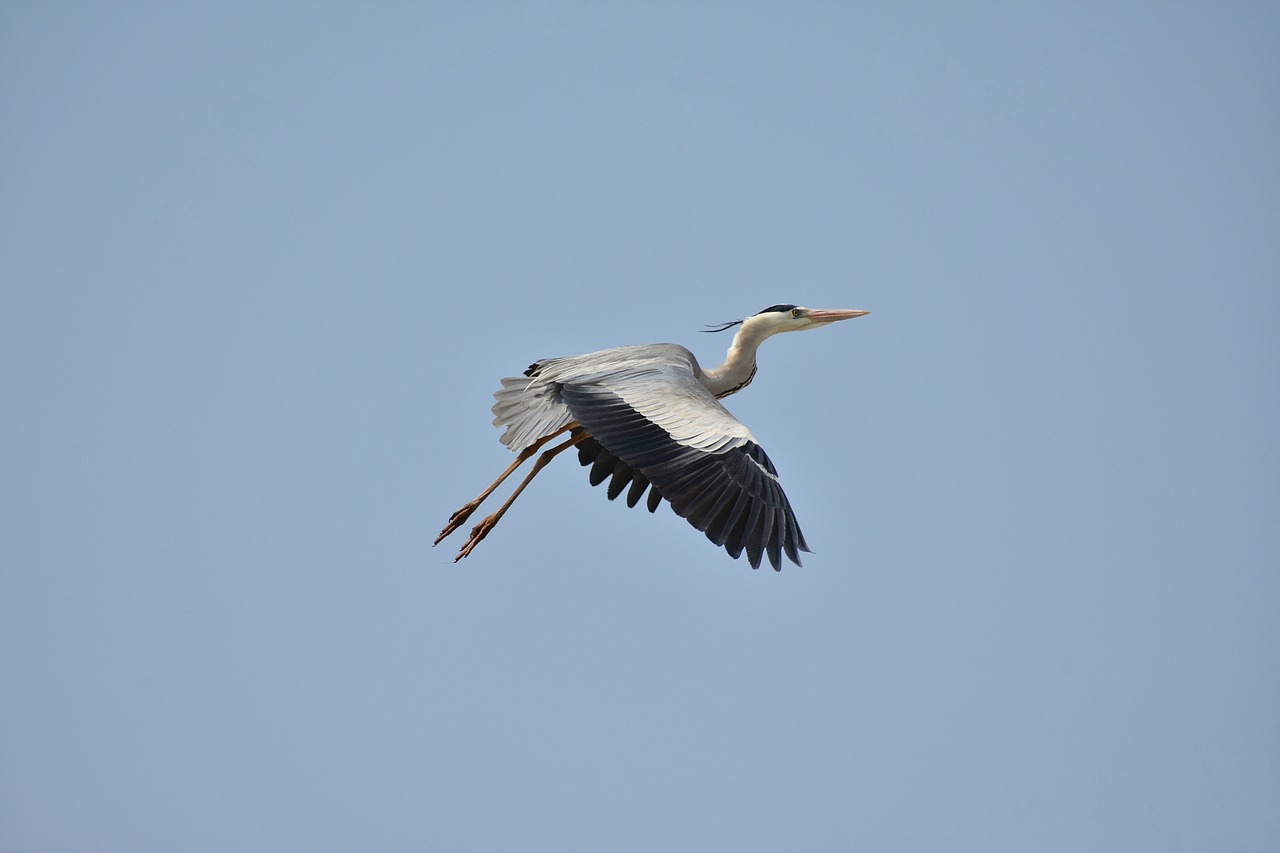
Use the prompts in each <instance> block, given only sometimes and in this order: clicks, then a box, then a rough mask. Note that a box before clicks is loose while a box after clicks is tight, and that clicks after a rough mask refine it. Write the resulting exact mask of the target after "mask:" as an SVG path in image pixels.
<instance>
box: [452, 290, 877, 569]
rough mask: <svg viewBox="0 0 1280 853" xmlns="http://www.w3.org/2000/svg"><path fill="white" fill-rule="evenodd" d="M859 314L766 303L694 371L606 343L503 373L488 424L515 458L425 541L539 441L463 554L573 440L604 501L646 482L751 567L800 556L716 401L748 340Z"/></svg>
mask: <svg viewBox="0 0 1280 853" xmlns="http://www.w3.org/2000/svg"><path fill="white" fill-rule="evenodd" d="M867 313H868V312H866V311H852V310H817V309H813V308H804V307H801V306H798V305H770V306H769V307H768V308H766V309H764V310H763V311H761V312H760V313H759V314H754V315H752V316H750V317H747V318H746V319H745V320H735V321H734V322H732V323H725V324H724V325H722V326H719V327H716V328H713V329H707V330H706V331H714V332H720V331H724V330H726V329H729V328H732V327H734V326H738V327H739V329H738V331H737V333H736V334H735V335H734V336H733V342H732V343H731V344H730V345H729V352H728V354H727V355H726V356H725V360H724V363H723V364H721V365H720V366H719V367H715V368H712V369H711V370H704V369H703V368H702V367H701V366H699V364H698V360H697V359H696V358H694V356H693V353H691V352H689V350H687V349H685V348H684V347H682V346H679V345H677V344H647V345H641V346H625V347H616V348H614V349H607V350H601V351H600V352H593V353H588V354H586V355H574V356H568V357H566V358H546V359H542V360H541V361H535V362H534V363H533V364H531V365H529V369H528V370H526V371H525V372H524V376H522V377H508V378H506V379H503V380H502V387H501V388H500V389H498V390H497V391H496V392H495V393H494V395H493V396H494V397H495V398H496V399H497V403H495V404H494V406H493V413H494V415H495V417H494V419H493V423H494V425H495V426H498V427H504V428H505V430H506V431H505V432H503V434H502V439H501V440H502V443H503V444H505V445H506V446H507V447H508V448H509V449H511V450H512V451H514V452H517V453H518V455H517V456H516V459H515V461H514V462H512V463H511V465H510V466H509V467H508V468H507V470H505V471H503V472H502V474H500V475H499V476H498V479H496V480H494V481H493V483H492V484H491V485H490V486H489V487H488V488H487V489H485V490H484V491H483V492H481V493H480V495H479V497H477V498H476V499H475V500H473V501H470V502H469V503H467V504H464V505H463V506H462V508H461V509H459V510H458V511H457V512H455V513H454V514H453V515H452V516H451V517H450V518H449V523H448V524H446V525H445V528H444V530H442V531H441V532H440V535H439V536H438V537H436V541H435V544H436V545H439V544H440V542H441V540H443V539H444V538H445V537H446V536H448V535H449V534H450V533H452V532H453V531H455V530H457V529H458V528H459V527H461V526H462V525H463V524H464V523H465V522H466V520H467V519H468V518H470V517H471V514H472V513H473V512H475V510H476V508H477V507H478V506H480V504H481V503H482V502H483V501H484V499H485V498H487V497H489V495H491V494H493V492H494V490H495V489H497V488H498V486H499V485H501V484H502V482H503V481H504V480H506V479H507V477H509V476H511V474H512V473H513V472H514V471H515V470H516V469H517V468H519V467H520V466H521V465H522V464H524V463H525V462H526V461H527V460H528V459H529V458H530V457H531V456H533V455H534V454H535V453H537V452H538V451H539V450H540V449H541V448H542V447H543V446H544V445H545V444H547V443H548V442H549V441H551V440H552V439H554V438H557V437H559V436H561V435H564V434H565V433H568V436H567V437H566V438H565V439H564V440H563V441H562V442H560V443H559V444H556V445H555V446H553V447H551V448H550V449H549V450H545V451H543V452H542V454H541V455H539V456H538V458H537V460H536V461H535V462H534V463H533V468H532V469H531V470H530V471H529V473H528V474H526V475H525V478H524V479H523V480H521V481H520V484H519V485H518V486H516V488H515V490H514V491H513V492H512V493H511V496H510V497H509V498H507V500H506V502H505V503H503V504H502V506H500V507H498V511H497V512H495V513H494V514H493V515H490V516H488V517H487V518H485V519H484V520H483V521H481V522H480V523H479V524H477V525H476V526H475V527H474V528H473V529H472V531H471V536H470V538H468V539H467V541H466V542H465V543H464V544H463V546H462V548H461V550H459V551H458V556H457V557H455V558H454V562H457V561H458V560H461V559H462V558H463V557H465V556H467V555H468V554H470V553H471V551H472V549H474V548H475V547H476V545H478V544H479V543H480V540H482V539H484V538H485V536H487V535H488V534H489V531H490V530H492V529H493V527H494V525H496V524H497V523H498V521H499V519H501V518H502V516H503V515H504V514H505V513H506V511H507V510H508V509H509V508H510V507H511V504H512V503H514V502H515V499H516V498H517V497H519V495H520V493H521V492H522V491H524V489H525V487H526V486H528V485H529V483H530V481H532V480H533V478H534V477H535V476H536V475H537V473H538V472H539V471H541V470H542V469H543V467H545V466H546V465H547V463H548V462H550V461H551V460H552V459H554V458H555V457H556V455H558V454H559V453H561V452H563V451H565V450H567V449H569V448H570V447H577V448H578V461H579V462H580V463H581V464H582V465H583V466H588V465H589V466H590V467H591V473H590V478H589V479H590V480H591V485H593V486H597V485H599V484H600V483H602V482H604V480H605V479H607V478H608V479H609V486H608V490H607V494H608V496H609V499H610V500H613V499H614V498H616V497H618V495H620V494H622V491H623V489H626V490H627V506H629V507H634V506H635V505H636V504H637V503H639V501H640V498H641V497H642V496H644V493H645V491H646V489H647V490H648V492H649V496H648V498H647V502H646V505H647V506H648V508H649V511H650V512H653V511H655V510H656V509H657V508H658V505H659V504H660V503H661V502H662V501H663V500H664V499H665V500H666V501H667V502H668V503H670V504H671V508H672V509H673V510H675V512H676V514H677V515H679V516H680V517H682V518H684V519H686V520H687V521H688V522H689V523H690V524H691V525H693V526H694V527H695V528H697V529H698V530H700V531H702V532H703V533H705V534H706V536H707V538H708V539H710V540H711V541H712V542H713V543H715V544H716V545H718V546H722V547H723V548H724V549H725V550H726V551H728V552H729V555H730V556H731V557H733V558H734V559H737V558H738V557H739V556H741V555H742V552H743V551H744V550H745V551H746V552H747V560H748V561H749V562H750V563H751V567H752V568H753V569H755V568H759V567H760V560H761V558H762V557H763V556H764V555H765V554H767V555H768V557H769V562H770V564H771V565H772V566H773V568H774V569H775V570H781V568H782V565H781V563H782V554H783V553H784V552H785V553H786V555H787V557H788V558H789V559H790V560H791V562H793V563H795V564H796V565H797V566H798V565H800V556H799V553H798V552H799V551H808V550H809V548H808V546H807V545H806V544H805V541H804V534H802V533H801V532H800V526H799V525H798V524H797V523H796V518H795V514H794V513H792V511H791V504H790V503H789V502H788V501H787V496H786V494H784V493H783V491H782V486H781V485H780V484H779V483H778V472H777V470H776V469H775V468H774V467H773V463H772V462H770V461H769V457H768V456H766V455H765V452H764V450H763V449H762V448H761V447H760V445H759V443H757V442H756V440H755V437H754V436H753V435H752V434H751V433H750V431H748V430H747V428H746V427H745V426H743V425H742V424H741V423H740V422H739V421H738V419H737V418H735V417H734V416H733V415H732V414H730V413H729V410H728V409H726V408H725V407H724V406H723V405H721V404H720V400H721V399H722V398H724V397H727V396H729V395H730V394H734V393H737V392H738V391H741V390H742V389H743V388H745V387H747V385H749V384H750V383H751V380H752V379H754V378H755V375H756V350H757V349H758V348H759V346H760V344H761V342H762V341H764V339H765V338H768V337H770V336H772V335H776V334H778V333H779V332H798V331H802V330H805V329H816V328H818V327H819V326H826V325H828V324H830V323H834V322H836V321H838V320H848V319H851V318H853V317H861V316H863V315H865V314H867Z"/></svg>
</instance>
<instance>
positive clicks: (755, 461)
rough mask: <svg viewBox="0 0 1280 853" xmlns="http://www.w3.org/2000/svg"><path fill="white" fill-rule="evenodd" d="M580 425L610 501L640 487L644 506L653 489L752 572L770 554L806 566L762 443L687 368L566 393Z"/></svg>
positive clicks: (564, 389) (612, 377) (640, 371)
mask: <svg viewBox="0 0 1280 853" xmlns="http://www.w3.org/2000/svg"><path fill="white" fill-rule="evenodd" d="M560 399H561V400H563V402H564V403H565V405H566V406H567V407H568V409H569V411H570V412H571V413H572V416H573V419H574V420H576V421H577V422H578V423H579V424H581V425H582V428H583V429H584V430H586V432H588V433H589V434H590V436H591V438H589V439H586V440H585V441H584V442H583V444H582V445H580V447H581V450H580V457H581V458H582V460H583V462H584V464H587V463H591V464H592V477H591V478H592V483H593V484H598V483H600V482H602V481H603V480H604V479H605V478H606V477H608V476H610V474H612V475H613V479H612V480H611V482H610V486H609V497H610V498H614V497H617V495H618V494H620V493H621V491H622V489H623V488H624V487H626V486H627V485H628V483H630V485H631V488H630V490H629V493H628V495H627V501H628V504H629V505H631V506H634V505H635V504H636V502H637V501H638V500H639V497H640V495H641V494H643V492H644V491H645V488H646V486H650V487H652V490H653V491H652V492H651V494H650V496H649V508H650V510H653V509H655V508H656V507H657V504H658V500H657V499H655V496H661V498H665V499H666V500H667V501H668V502H670V504H671V508H672V509H674V510H675V512H676V514H677V515H679V516H681V517H682V518H684V519H686V520H687V521H688V522H689V523H690V524H692V525H693V526H694V527H695V528H697V529H698V530H700V531H702V532H703V533H705V534H706V536H707V538H708V539H710V540H711V541H712V542H714V543H715V544H716V545H720V546H723V547H724V549H725V550H726V551H728V552H729V554H730V555H731V556H733V557H735V558H736V557H738V556H740V555H741V554H742V552H743V551H744V550H745V551H746V552H747V559H748V560H749V561H750V563H751V566H752V568H758V567H759V566H760V561H761V558H762V557H763V556H764V555H765V554H767V555H768V557H769V562H770V564H772V566H773V568H774V569H781V568H782V566H781V562H782V554H783V553H785V554H786V555H787V557H788V558H789V559H790V560H791V561H792V562H793V563H795V564H796V565H800V557H799V553H798V552H799V551H808V550H809V548H808V546H807V545H806V544H805V541H804V535H803V534H802V533H801V532H800V526H799V524H797V522H796V518H795V514H794V513H793V512H792V511H791V504H790V503H789V502H788V501H787V496H786V494H785V493H784V492H783V491H782V486H781V485H780V484H779V483H778V476H777V470H776V469H775V468H774V466H773V463H772V462H771V461H770V460H769V457H768V456H767V455H766V454H765V452H764V450H763V449H761V448H760V446H759V445H758V444H757V443H756V441H755V438H754V436H752V435H751V433H750V432H749V431H748V430H747V428H746V427H744V426H743V425H742V424H741V423H739V422H738V420H737V419H736V418H734V417H733V415H732V414H730V413H729V411H728V410H727V409H725V408H724V406H722V405H720V403H719V401H718V400H716V399H715V397H713V396H712V395H711V393H710V392H709V391H707V389H706V388H705V387H704V386H703V385H702V383H701V382H699V381H698V380H697V379H696V378H695V377H694V375H693V373H692V371H691V370H690V368H688V367H687V366H684V365H679V364H675V365H673V364H661V365H654V366H650V367H644V368H631V369H627V370H623V371H619V372H617V373H613V374H606V375H603V376H595V377H592V381H590V382H585V383H578V382H567V383H565V384H564V385H562V386H561V388H560Z"/></svg>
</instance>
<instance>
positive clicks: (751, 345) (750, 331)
mask: <svg viewBox="0 0 1280 853" xmlns="http://www.w3.org/2000/svg"><path fill="white" fill-rule="evenodd" d="M753 319H755V318H754V317H748V318H747V319H746V320H745V321H744V322H743V323H742V328H740V329H738V333H737V334H736V335H734V336H733V343H731V344H729V352H728V354H727V355H725V357H724V363H723V364H721V365H720V366H719V367H714V368H712V369H711V370H706V371H703V374H702V384H703V385H706V386H707V390H708V391H710V392H711V393H712V394H714V395H715V396H717V397H728V396H729V395H730V394H732V393H734V392H736V391H741V390H742V389H743V388H745V387H747V385H749V384H751V380H752V379H754V378H755V375H756V350H757V349H759V348H760V343H761V341H763V340H764V339H765V338H767V337H769V336H770V335H772V334H774V332H776V331H778V330H777V329H771V328H769V324H767V323H753V322H751V321H752V320H753Z"/></svg>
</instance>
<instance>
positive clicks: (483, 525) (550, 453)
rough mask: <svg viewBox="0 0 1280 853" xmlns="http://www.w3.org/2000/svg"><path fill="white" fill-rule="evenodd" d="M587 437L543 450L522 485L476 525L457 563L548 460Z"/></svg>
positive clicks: (577, 436) (575, 437)
mask: <svg viewBox="0 0 1280 853" xmlns="http://www.w3.org/2000/svg"><path fill="white" fill-rule="evenodd" d="M549 437H550V436H548V438H549ZM586 437H587V434H586V433H585V432H578V433H576V434H574V435H572V436H570V437H569V438H567V439H565V440H564V441H562V442H561V443H559V444H557V445H556V446H555V447H553V448H551V449H550V450H547V451H543V454H542V455H541V456H539V457H538V459H537V461H536V462H534V463H533V467H532V468H531V469H529V473H528V474H525V476H524V479H523V480H521V481H520V485H518V486H516V488H515V491H513V492H512V493H511V497H509V498H507V499H506V501H505V502H504V503H503V504H502V506H500V507H498V511H497V512H495V513H494V514H493V515H491V516H489V517H488V518H485V519H484V520H482V521H481V522H480V523H479V524H477V525H476V526H475V527H473V528H472V529H471V538H470V539H468V540H467V542H466V544H465V545H463V546H462V550H460V551H459V552H458V556H456V557H454V558H453V561H454V562H455V563H456V562H458V561H459V560H461V559H462V558H463V557H465V556H467V555H468V554H470V553H471V549H472V548H475V547H476V546H477V545H479V544H480V540H481V539H483V538H484V537H486V536H488V535H489V531H490V530H492V529H493V528H494V526H495V525H496V524H497V523H498V520H499V519H501V518H502V516H503V514H504V513H505V512H506V511H507V510H508V509H510V508H511V505H512V504H513V503H515V502H516V498H518V497H519V496H520V493H521V492H523V491H524V487H525V486H527V485H529V483H530V482H531V481H532V480H533V478H534V477H536V476H537V475H538V472H539V471H541V470H542V469H543V468H545V467H546V465H547V463H548V462H550V461H551V460H552V459H555V458H556V455H557V454H559V453H561V452H563V451H565V450H568V449H569V448H570V447H573V446H574V445H575V444H577V443H578V442H580V441H582V440H583V439H585V438H586Z"/></svg>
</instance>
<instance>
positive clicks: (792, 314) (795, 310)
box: [791, 308, 800, 320]
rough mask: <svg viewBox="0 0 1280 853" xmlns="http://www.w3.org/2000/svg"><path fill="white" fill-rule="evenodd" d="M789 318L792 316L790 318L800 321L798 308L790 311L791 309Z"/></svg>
mask: <svg viewBox="0 0 1280 853" xmlns="http://www.w3.org/2000/svg"><path fill="white" fill-rule="evenodd" d="M791 316H792V317H795V318H796V319H797V320H799V319H800V309H799V308H792V309H791Z"/></svg>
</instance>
